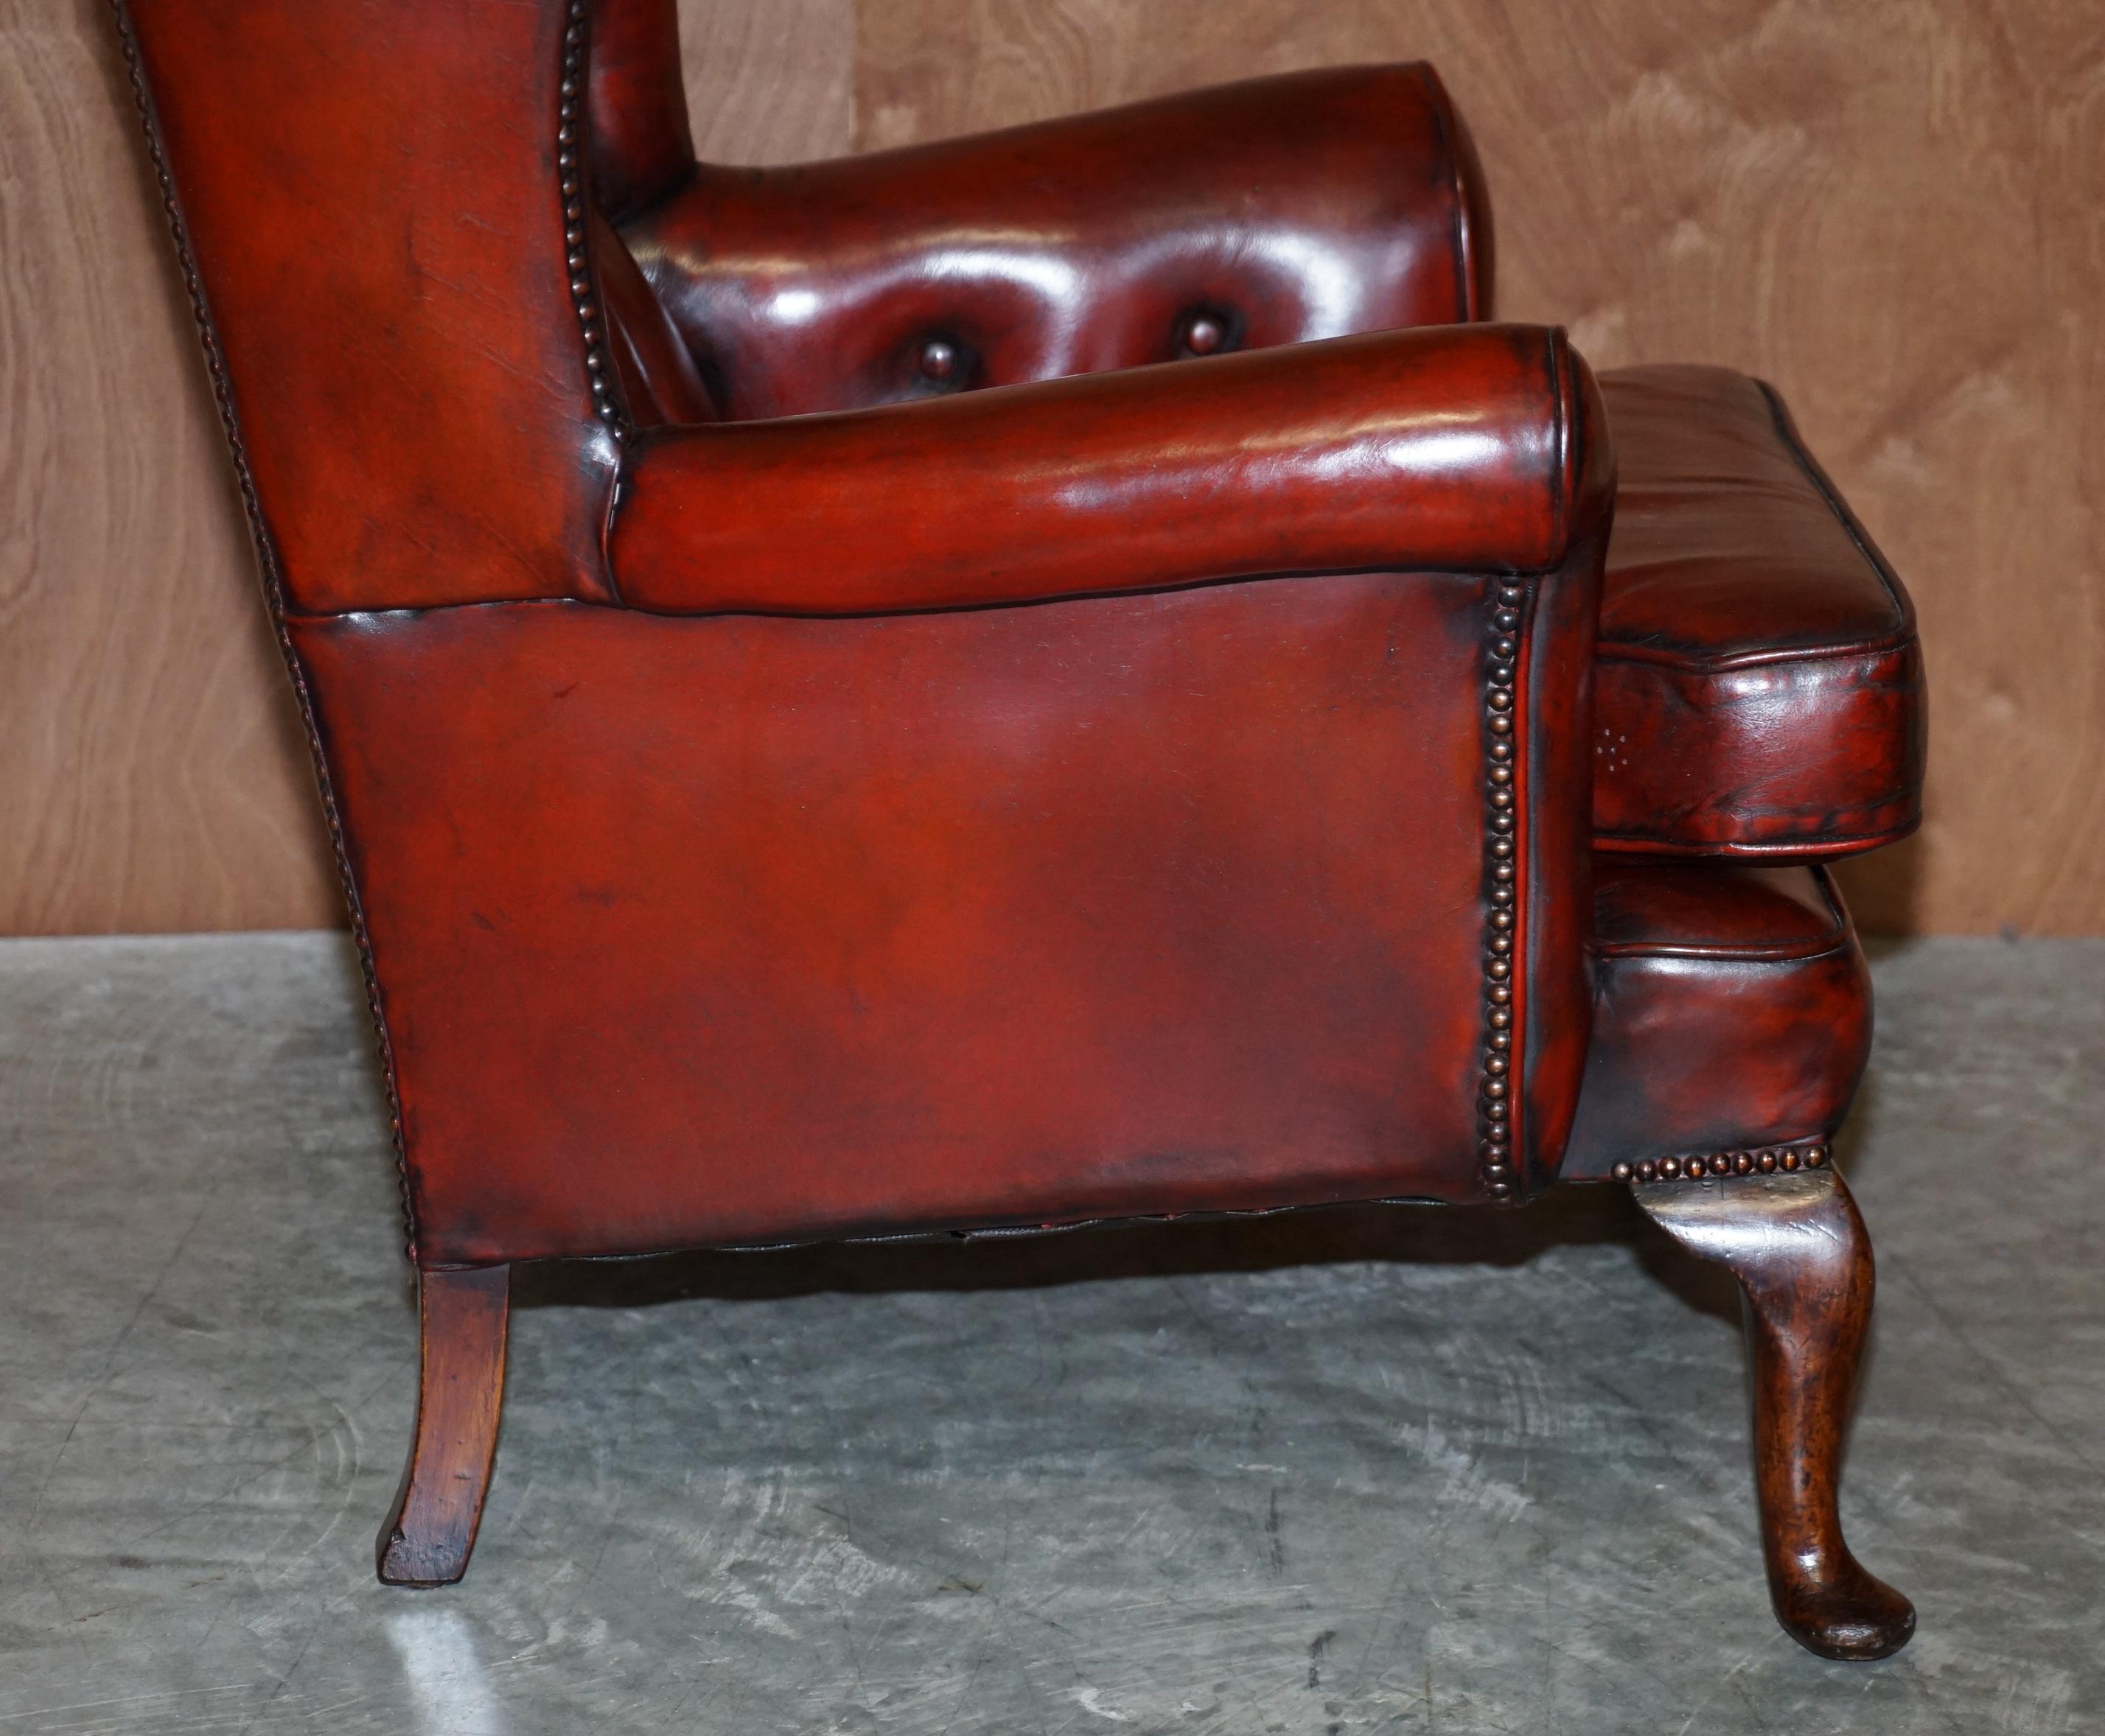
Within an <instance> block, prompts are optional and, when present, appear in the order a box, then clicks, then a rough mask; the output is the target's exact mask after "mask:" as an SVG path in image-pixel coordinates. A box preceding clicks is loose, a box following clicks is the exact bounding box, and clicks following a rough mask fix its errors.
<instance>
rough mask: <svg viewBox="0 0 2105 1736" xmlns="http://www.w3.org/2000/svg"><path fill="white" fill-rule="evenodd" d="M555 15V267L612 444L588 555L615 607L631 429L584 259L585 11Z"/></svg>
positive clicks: (588, 259) (592, 270)
mask: <svg viewBox="0 0 2105 1736" xmlns="http://www.w3.org/2000/svg"><path fill="white" fill-rule="evenodd" d="M563 16H564V24H563V34H562V38H561V59H560V61H559V63H558V64H559V71H558V74H557V76H556V190H557V192H558V194H559V195H560V196H561V200H562V214H563V245H564V247H565V248H566V249H567V250H568V252H567V253H566V255H565V258H564V261H563V267H564V271H565V276H566V279H567V281H568V283H569V285H570V306H571V310H572V311H573V312H574V314H575V315H577V320H578V332H579V337H580V339H581V340H582V341H583V345H584V361H585V377H586V381H587V382H588V390H589V392H590V395H591V399H592V415H593V417H594V418H595V419H596V420H597V422H599V423H600V424H601V426H603V427H604V428H605V429H606V434H607V437H608V439H610V440H611V441H612V442H613V443H614V463H613V465H612V466H611V469H612V471H613V474H612V475H610V476H609V477H608V479H607V490H606V507H605V509H604V510H603V511H602V512H601V518H600V527H599V535H598V537H597V538H596V539H595V551H596V552H597V555H598V556H599V573H598V578H599V582H600V584H601V587H604V589H605V590H606V594H607V596H609V597H610V598H611V599H612V600H614V603H615V605H616V606H617V607H619V605H620V603H621V591H620V587H619V586H618V585H617V584H616V583H615V577H614V564H613V561H612V560H611V558H610V550H609V547H608V542H609V538H610V534H611V533H612V530H613V527H614V510H615V506H616V505H617V504H618V503H619V501H620V498H621V484H622V477H623V471H624V468H625V466H624V465H623V455H624V450H625V449H626V448H627V446H628V443H629V442H630V441H631V440H633V439H634V438H635V434H636V427H635V423H634V422H633V421H632V418H631V417H630V416H629V413H628V404H626V403H625V402H624V401H623V392H622V389H621V370H620V369H619V368H618V367H616V366H615V359H614V354H613V349H612V346H611V345H610V342H609V341H608V339H609V334H610V331H611V329H612V324H611V320H610V316H609V315H608V312H607V306H606V292H605V288H604V286H603V285H602V284H601V282H600V280H599V266H598V262H597V261H596V260H595V259H594V258H593V257H592V221H591V212H592V185H591V179H590V176H591V165H590V160H589V159H590V155H591V154H590V153H589V152H588V150H586V149H585V137H586V134H587V132H588V131H589V127H590V123H589V122H588V119H587V114H588V80H589V68H590V60H589V58H588V54H589V47H590V42H591V22H592V20H591V8H590V7H589V6H588V4H587V0H570V5H569V6H568V7H565V11H564V15H563ZM607 227H608V228H609V230H611V229H612V228H613V225H612V224H611V223H609V224H608V225H607Z"/></svg>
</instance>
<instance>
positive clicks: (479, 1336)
mask: <svg viewBox="0 0 2105 1736" xmlns="http://www.w3.org/2000/svg"><path fill="white" fill-rule="evenodd" d="M511 1298H512V1268H511V1267H509V1266H503V1265H493V1266H479V1267H476V1268H475V1269H473V1270H465V1271H444V1270H433V1271H427V1272H420V1273H419V1274H418V1283H417V1303H418V1306H417V1313H418V1326H419V1329H420V1333H421V1337H422V1347H423V1355H422V1373H421V1374H420V1375H419V1377H418V1382H417V1426H416V1433H415V1435H414V1436H413V1438H412V1439H411V1441H410V1443H409V1462H408V1464H406V1465H405V1466H404V1467H403V1470H402V1487H401V1488H400V1491H399V1492H398V1493H396V1497H395V1506H394V1509H393V1511H391V1512H390V1513H389V1514H388V1515H387V1523H386V1524H383V1525H382V1526H381V1528H380V1539H379V1543H378V1551H377V1553H378V1558H379V1564H380V1578H381V1582H382V1583H383V1584H385V1585H391V1586H444V1585H451V1584H452V1583H453V1582H454V1581H455V1580H457V1579H458V1578H460V1577H461V1575H462V1574H463V1573H466V1572H467V1558H468V1555H469V1552H470V1551H472V1550H473V1549H474V1547H475V1533H476V1526H477V1525H478V1524H480V1523H481V1520H482V1498H483V1495H484V1493H485V1491H486V1490H487V1489H488V1488H489V1467H490V1462H491V1460H492V1459H493V1457H494V1456H495V1454H496V1452H497V1419H498V1414H499V1412H501V1411H502V1410H503V1406H504V1340H505V1328H506V1327H507V1325H508V1324H509V1323H510V1319H511V1310H512V1300H511Z"/></svg>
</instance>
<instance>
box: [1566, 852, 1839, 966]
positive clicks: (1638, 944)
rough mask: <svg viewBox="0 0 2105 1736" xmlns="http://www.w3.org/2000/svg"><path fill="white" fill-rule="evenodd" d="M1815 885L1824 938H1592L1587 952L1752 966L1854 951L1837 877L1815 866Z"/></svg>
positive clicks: (1619, 956) (1605, 955)
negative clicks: (1744, 941) (1823, 911)
mask: <svg viewBox="0 0 2105 1736" xmlns="http://www.w3.org/2000/svg"><path fill="white" fill-rule="evenodd" d="M1809 872H1811V874H1812V883H1813V885H1814V886H1816V887H1817V888H1818V889H1819V892H1820V901H1821V904H1825V905H1826V907H1827V920H1828V922H1829V923H1830V925H1831V926H1830V928H1829V930H1828V931H1827V932H1826V934H1824V935H1817V936H1815V937H1814V938H1812V939H1810V940H1806V941H1801V942H1797V943H1794V944H1786V943H1783V942H1771V943H1767V944H1763V945H1760V946H1721V945H1718V944H1704V943H1701V942H1696V941H1665V942H1657V941H1655V942H1649V943H1647V942H1645V941H1635V940H1633V941H1616V940H1610V941H1601V940H1598V939H1592V938H1589V939H1588V940H1587V943H1586V947H1587V950H1588V951H1589V952H1590V953H1593V955H1594V956H1595V957H1599V958H1707V959H1712V960H1715V961H1718V962H1732V961H1734V960H1739V961H1742V962H1747V963H1750V964H1771V963H1784V962H1794V961H1810V960H1813V959H1818V958H1826V957H1831V956H1833V955H1834V954H1835V953H1846V952H1848V951H1849V950H1851V946H1852V940H1851V936H1850V933H1849V913H1848V912H1847V911H1846V910H1844V908H1842V895H1841V893H1840V891H1839V890H1837V888H1836V886H1835V877H1834V876H1833V875H1832V874H1830V873H1829V872H1827V870H1826V868H1821V867H1820V866H1819V865H1818V864H1814V865H1812V868H1810V869H1809Z"/></svg>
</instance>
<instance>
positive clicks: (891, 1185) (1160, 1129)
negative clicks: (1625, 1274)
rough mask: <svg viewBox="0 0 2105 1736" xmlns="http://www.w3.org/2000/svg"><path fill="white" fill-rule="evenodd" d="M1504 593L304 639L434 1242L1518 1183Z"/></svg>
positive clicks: (435, 622)
mask: <svg viewBox="0 0 2105 1736" xmlns="http://www.w3.org/2000/svg"><path fill="white" fill-rule="evenodd" d="M1492 588H1493V587H1492V585H1491V583H1490V582H1488V581H1485V580H1482V579H1475V578H1460V577H1455V576H1450V575H1422V574H1421V575H1413V574H1359V575H1347V576H1342V577H1329V578H1287V579H1276V580H1271V581H1267V582H1259V583H1253V584H1241V585H1227V586H1221V587H1211V588H1208V589H1204V590H1196V591H1180V592H1172V593H1164V594H1154V595H1147V596H1124V597H1115V598H1093V599H1088V600H1071V601H1063V602H1058V603H1051V604H1046V605H1038V606H1035V607H1028V608H1012V609H989V610H979V611H960V612H956V613H951V614H928V615H918V616H910V617H891V618H863V619H829V620H819V621H813V620H785V619H780V618H760V617H716V618H699V619H672V618H656V617H650V616H644V615H640V614H633V613H629V612H624V611H618V610H609V609H596V608H592V607H588V606H581V605H509V606H501V607H490V608H476V609H453V610H445V611H439V612H434V613H429V614H396V615H385V616H368V617H349V618H338V619H335V620H331V621H314V622H302V623H295V624H294V627H293V632H294V636H295V639H296V641H297V647H298V650H299V654H300V656H301V658H302V662H303V663H304V665H305V666H306V669H307V671H308V673H309V676H310V679H311V683H312V685H313V689H314V691H315V696H316V701H317V708H318V712H319V716H320V725H321V729H322V733H323V737H324V744H325V748H326V752H327V753H328V757H329V761H330V763H331V766H332V770H333V774H334V777H335V779H336V783H337V789H338V791H339V793H340V797H341V801H342V806H343V810H344V814H345V819H346V826H347V829H348V832H349V834H350V849H351V859H352V862H353V865H354V868H355V872H356V873H357V876H358V878H359V881H360V887H361V890H362V893H363V896H364V905H365V909H366V912H367V915H368V921H369V926H370V929H371V934H372V940H373V950H374V957H375V962H376V964H377V966H378V973H379V978H380V983H381V993H382V1005H383V1008H384V1011H385V1015H386V1017H387V1023H388V1028H389V1032H390V1035H391V1040H392V1043H393V1048H394V1053H395V1055H396V1064H397V1069H398V1077H399V1081H400V1091H401V1097H402V1112H403V1120H404V1136H405V1141H406V1149H407V1154H408V1160H409V1166H410V1173H411V1180H412V1183H413V1195H414V1201H415V1206H416V1211H417V1216H418V1246H419V1249H420V1256H421V1257H422V1259H423V1260H425V1261H427V1262H437V1263H445V1262H449V1261H487V1260H504V1259H515V1258H521V1257H528V1256H534V1255H541V1254H555V1253H568V1254H609V1253H623V1252H639V1251H645V1250H649V1249H654V1248H664V1247H678V1246H685V1245H690V1244H699V1243H721V1242H740V1241H765V1240H772V1239H789V1238H811V1237H825V1236H834V1235H846V1234H874V1233H882V1232H885V1231H892V1230H902V1229H931V1228H940V1227H945V1226H957V1225H986V1224H998V1223H1047V1222H1055V1221H1070V1220H1075V1219H1082V1218H1088V1217H1094V1216H1104V1215H1124V1214H1134V1213H1157V1212H1186V1211H1196V1210H1213V1209H1243V1208H1258V1207H1276V1206H1281V1205H1290V1204H1309V1203H1321V1202H1325V1201H1333V1200H1347V1199H1356V1198H1370V1197H1383V1196H1394V1195H1410V1196H1419V1197H1426V1198H1442V1199H1456V1200H1465V1199H1482V1198H1485V1197H1486V1191H1485V1181H1484V1179H1483V1177H1482V1174H1481V1170H1480V1164H1479V1160H1478V1158H1477V1152H1476V1149H1475V1145H1476V1133H1475V1127H1476V1111H1477V1103H1476V1096H1477V1087H1478V1072H1477V1069H1478V1067H1479V1065H1480V1044H1481V1038H1482V1017H1483V1012H1482V1008H1483V980H1482V969H1483V944H1484V934H1485V922H1486V914H1485V912H1486V905H1485V898H1486V878H1485V877H1486V854H1485V852H1486V841H1485V839H1486V833H1485V829H1484V828H1485V824H1486V816H1485V810H1484V798H1483V793H1482V792H1483V761H1482V754H1483V751H1484V748H1483V730H1482V698H1481V688H1480V674H1479V671H1480V664H1481V658H1482V644H1483V639H1484V623H1485V620H1486V611H1487V606H1488V605H1489V602H1490V592H1491V590H1492Z"/></svg>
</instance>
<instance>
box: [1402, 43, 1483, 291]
mask: <svg viewBox="0 0 2105 1736" xmlns="http://www.w3.org/2000/svg"><path fill="white" fill-rule="evenodd" d="M1413 70H1414V71H1415V72H1416V73H1417V74H1418V81H1419V84H1421V85H1422V86H1423V87H1424V91H1425V97H1426V103H1427V105H1428V107H1429V108H1430V109H1431V110H1432V129H1433V132H1434V133H1435V134H1436V135H1437V136H1438V139H1439V143H1440V150H1441V154H1442V155H1444V156H1445V157H1446V159H1447V185H1448V191H1449V194H1450V196H1451V197H1452V199H1453V200H1454V211H1453V212H1452V213H1451V214H1450V217H1449V220H1448V234H1449V236H1450V241H1451V244H1452V247H1453V250H1454V260H1455V308H1456V310H1457V312H1456V315H1455V318H1456V319H1457V320H1458V321H1459V323H1460V324H1464V325H1467V324H1469V323H1470V322H1471V321H1473V320H1474V319H1477V274H1476V270H1475V258H1476V253H1475V247H1474V244H1473V243H1474V237H1473V235H1472V234H1471V233H1470V230H1469V204H1468V187H1467V186H1466V185H1464V182H1463V178H1462V157H1461V152H1460V150H1459V147H1458V145H1457V144H1456V136H1457V135H1456V132H1455V126H1454V122H1453V116H1452V114H1451V111H1450V105H1449V103H1448V100H1447V92H1446V87H1445V86H1444V85H1442V84H1441V83H1440V80H1439V78H1438V76H1437V74H1435V73H1434V72H1433V70H1432V67H1431V66H1430V65H1428V64H1427V63H1426V62H1425V61H1423V60H1419V61H1418V62H1416V63H1415V66H1414V68H1413Z"/></svg>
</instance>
